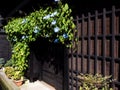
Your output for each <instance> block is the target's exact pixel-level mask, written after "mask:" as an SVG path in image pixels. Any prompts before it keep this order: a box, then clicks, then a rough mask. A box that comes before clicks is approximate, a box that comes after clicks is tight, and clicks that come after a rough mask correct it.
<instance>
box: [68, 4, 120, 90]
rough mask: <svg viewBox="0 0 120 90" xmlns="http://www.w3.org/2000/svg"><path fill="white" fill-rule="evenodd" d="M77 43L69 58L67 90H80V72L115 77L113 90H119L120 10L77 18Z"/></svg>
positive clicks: (104, 11)
mask: <svg viewBox="0 0 120 90" xmlns="http://www.w3.org/2000/svg"><path fill="white" fill-rule="evenodd" d="M75 23H76V25H77V30H78V32H77V33H76V37H78V38H79V42H78V43H74V47H75V48H76V49H75V50H73V49H71V50H70V51H69V56H68V59H69V61H68V63H69V69H68V74H69V77H68V80H69V82H68V90H79V89H78V88H79V86H78V83H79V81H78V78H77V76H78V74H79V73H92V74H96V73H100V74H102V75H104V76H105V75H112V78H113V79H115V80H116V81H115V82H113V83H112V87H113V88H114V90H120V9H118V8H115V6H113V7H112V9H111V10H107V9H105V8H104V9H103V11H102V12H99V11H95V13H92V14H91V13H90V12H89V13H88V14H87V15H85V14H82V15H81V16H80V17H78V16H77V17H76V19H75Z"/></svg>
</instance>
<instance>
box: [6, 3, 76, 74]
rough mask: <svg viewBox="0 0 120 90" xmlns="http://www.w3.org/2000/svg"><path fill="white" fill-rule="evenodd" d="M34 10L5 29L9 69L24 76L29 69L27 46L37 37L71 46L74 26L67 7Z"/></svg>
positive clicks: (12, 20) (60, 5)
mask: <svg viewBox="0 0 120 90" xmlns="http://www.w3.org/2000/svg"><path fill="white" fill-rule="evenodd" d="M58 2H59V3H58V6H57V7H54V8H53V7H47V8H40V9H39V10H35V11H34V12H32V13H30V14H29V15H27V16H25V17H19V18H12V19H11V20H10V21H8V23H7V24H6V25H5V26H4V29H5V32H6V33H7V36H8V40H9V41H10V42H11V45H12V57H11V59H10V60H11V62H12V66H13V67H16V68H17V69H18V70H20V71H21V72H23V73H24V70H26V68H27V67H28V64H27V62H28V59H27V58H28V55H29V54H30V49H29V43H30V42H33V41H35V40H36V39H37V38H38V37H42V38H46V39H48V40H49V41H50V42H54V43H61V44H64V45H65V46H66V47H72V41H73V38H74V34H73V30H75V24H74V22H73V17H72V16H71V12H72V10H71V9H70V8H69V6H68V4H67V3H66V4H62V3H61V2H60V1H58Z"/></svg>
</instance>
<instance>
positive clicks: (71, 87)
mask: <svg viewBox="0 0 120 90" xmlns="http://www.w3.org/2000/svg"><path fill="white" fill-rule="evenodd" d="M73 62H74V61H73V50H72V48H71V90H73V83H74V82H73Z"/></svg>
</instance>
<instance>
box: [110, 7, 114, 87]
mask: <svg viewBox="0 0 120 90" xmlns="http://www.w3.org/2000/svg"><path fill="white" fill-rule="evenodd" d="M114 43H115V6H113V7H112V41H111V45H112V47H111V56H112V62H111V75H112V78H113V79H114ZM113 87H114V86H113Z"/></svg>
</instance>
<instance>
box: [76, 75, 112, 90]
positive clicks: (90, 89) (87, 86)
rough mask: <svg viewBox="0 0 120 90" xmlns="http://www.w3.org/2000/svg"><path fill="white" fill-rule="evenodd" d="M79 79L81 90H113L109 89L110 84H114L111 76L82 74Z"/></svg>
mask: <svg viewBox="0 0 120 90" xmlns="http://www.w3.org/2000/svg"><path fill="white" fill-rule="evenodd" d="M78 78H79V79H80V87H79V90H112V88H110V87H109V84H110V82H112V80H110V78H111V76H105V77H103V76H102V75H101V74H96V75H92V74H80V75H79V76H78Z"/></svg>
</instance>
